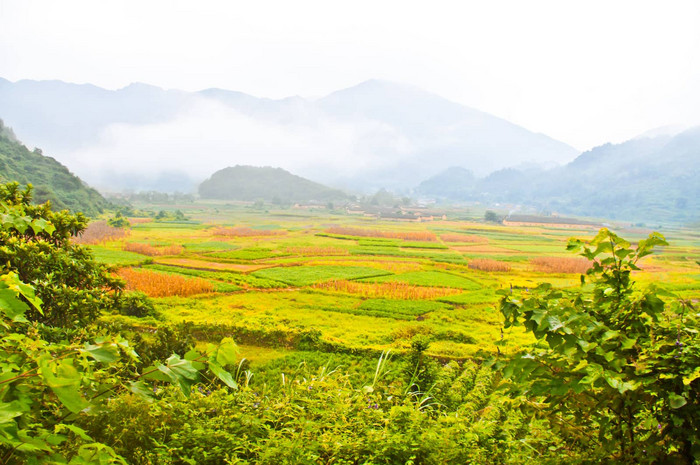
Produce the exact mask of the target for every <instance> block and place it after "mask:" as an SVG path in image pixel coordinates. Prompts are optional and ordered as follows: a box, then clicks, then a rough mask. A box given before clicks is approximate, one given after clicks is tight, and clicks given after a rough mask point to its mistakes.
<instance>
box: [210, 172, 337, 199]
mask: <svg viewBox="0 0 700 465" xmlns="http://www.w3.org/2000/svg"><path fill="white" fill-rule="evenodd" d="M199 195H200V197H202V198H205V199H220V200H244V201H255V200H265V201H268V202H274V203H296V202H309V201H317V202H323V203H325V202H332V201H341V200H347V199H348V195H347V194H345V193H344V192H342V191H339V190H336V189H331V188H329V187H326V186H323V185H321V184H318V183H315V182H313V181H309V180H308V179H304V178H302V177H300V176H296V175H294V174H292V173H290V172H288V171H285V170H283V169H282V168H271V167H255V166H240V165H237V166H234V167H229V168H224V169H222V170H220V171H217V172H216V173H214V174H212V175H211V177H210V178H209V179H207V180H205V181H204V182H202V183H201V184H200V185H199Z"/></svg>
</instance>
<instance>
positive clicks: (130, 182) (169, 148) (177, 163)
mask: <svg viewBox="0 0 700 465" xmlns="http://www.w3.org/2000/svg"><path fill="white" fill-rule="evenodd" d="M293 113H294V115H293V116H294V117H293V118H278V117H276V118H274V119H273V118H269V117H266V116H265V115H255V116H251V115H246V114H243V113H241V112H238V111H235V110H233V109H232V108H230V107H228V106H226V105H224V104H222V103H219V102H216V101H214V100H209V99H206V98H200V99H197V100H196V101H195V102H194V103H193V104H192V105H190V106H189V107H188V108H186V109H184V110H183V111H181V112H180V113H178V114H177V115H176V116H175V117H174V118H171V119H170V120H169V121H167V122H161V123H157V124H145V125H133V124H111V125H109V126H107V127H105V128H104V129H103V130H102V131H101V133H100V135H99V139H98V142H97V143H96V144H92V145H90V146H87V147H84V148H81V149H78V150H73V151H70V152H67V153H64V154H61V159H62V160H64V161H65V163H66V164H68V166H71V167H72V168H73V169H74V171H75V172H76V174H77V175H78V176H80V177H81V178H82V179H84V180H85V181H86V182H88V183H89V184H92V185H94V186H96V187H98V188H100V189H104V190H120V189H122V188H124V187H125V186H128V187H130V188H132V189H136V190H142V189H154V188H161V189H163V188H164V187H165V189H167V190H180V191H188V190H193V189H194V188H195V186H196V184H197V183H198V182H201V181H202V180H204V179H206V178H207V177H209V176H210V175H211V174H212V173H214V172H215V171H217V170H219V169H222V168H225V167H227V166H234V165H237V164H238V165H255V166H274V167H282V168H285V169H287V170H289V171H291V172H293V173H295V174H300V175H305V176H309V177H311V178H315V179H317V180H321V181H326V182H329V181H332V180H333V179H343V178H347V177H352V176H354V175H357V174H359V173H360V172H361V171H363V170H365V169H367V168H368V167H372V168H374V169H377V168H380V169H381V168H383V167H390V166H392V165H393V164H395V163H397V162H398V160H399V159H400V158H401V157H404V156H406V155H407V154H410V153H411V152H412V150H413V149H412V147H411V144H410V143H409V142H408V140H407V139H406V138H405V137H404V136H403V135H402V134H400V133H399V132H398V131H396V130H395V129H394V128H392V127H391V126H389V125H386V124H383V123H380V122H376V121H370V120H352V121H347V120H346V121H341V120H337V119H334V118H332V117H329V116H328V115H326V114H323V113H321V112H319V111H316V110H315V109H314V108H313V107H312V106H308V107H306V108H301V109H294V110H293ZM300 115H301V117H300ZM169 180H171V181H172V183H169ZM188 180H189V183H188ZM170 184H174V186H172V185H170ZM188 184H189V185H188ZM178 186H181V187H182V188H178Z"/></svg>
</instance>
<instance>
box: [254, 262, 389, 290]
mask: <svg viewBox="0 0 700 465" xmlns="http://www.w3.org/2000/svg"><path fill="white" fill-rule="evenodd" d="M388 274H390V273H387V272H386V271H382V270H377V269H376V268H367V267H362V266H331V265H329V266H294V267H283V268H267V269H264V270H260V271H256V272H255V273H253V275H254V276H257V277H259V278H266V279H274V280H276V281H280V282H283V283H286V284H289V285H291V286H310V285H311V284H316V283H320V282H323V281H328V280H331V279H359V278H369V277H373V276H384V275H388Z"/></svg>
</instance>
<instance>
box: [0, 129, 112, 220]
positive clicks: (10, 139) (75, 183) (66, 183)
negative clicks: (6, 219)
mask: <svg viewBox="0 0 700 465" xmlns="http://www.w3.org/2000/svg"><path fill="white" fill-rule="evenodd" d="M0 181H2V182H10V181H17V182H19V183H20V184H29V183H31V184H32V185H33V186H34V195H33V198H34V201H35V202H37V203H43V202H46V201H47V200H50V201H51V204H52V205H53V207H54V209H56V210H62V209H68V210H72V211H74V212H78V211H80V212H83V213H85V214H86V215H88V216H95V215H97V214H99V213H101V212H102V211H103V210H104V209H105V208H108V207H109V202H107V200H105V199H104V197H102V196H101V195H100V194H99V192H97V191H96V190H95V189H92V188H91V187H88V186H87V185H86V184H85V183H84V182H83V181H81V180H80V178H78V177H77V176H75V175H74V174H73V173H71V172H70V171H68V168H66V167H65V166H63V165H62V164H60V163H59V162H57V161H56V160H54V159H53V158H51V157H46V156H44V155H43V154H42V153H41V150H39V149H35V150H34V151H30V150H29V149H27V147H25V146H24V145H22V144H21V143H20V142H19V141H18V140H17V138H16V137H15V135H14V133H13V132H12V130H11V129H10V128H8V127H5V125H4V124H3V122H2V120H0Z"/></svg>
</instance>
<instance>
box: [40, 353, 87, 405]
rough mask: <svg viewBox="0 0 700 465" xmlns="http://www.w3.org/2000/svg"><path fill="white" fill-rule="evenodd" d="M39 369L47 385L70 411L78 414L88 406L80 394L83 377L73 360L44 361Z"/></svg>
mask: <svg viewBox="0 0 700 465" xmlns="http://www.w3.org/2000/svg"><path fill="white" fill-rule="evenodd" d="M39 368H40V370H39V371H40V373H41V376H42V377H43V378H44V381H46V384H47V385H48V386H49V387H50V388H51V390H52V391H53V392H54V394H56V397H58V400H60V401H61V403H62V404H63V405H64V406H65V407H66V408H67V409H68V410H70V411H71V412H73V413H78V412H80V411H82V410H83V409H85V408H86V407H87V406H88V403H87V401H86V400H85V399H84V398H83V397H82V395H81V394H80V383H81V375H80V373H79V372H78V370H76V368H75V367H74V366H73V360H72V359H65V360H61V361H60V362H56V361H50V360H46V359H44V360H41V361H40V362H39Z"/></svg>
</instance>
